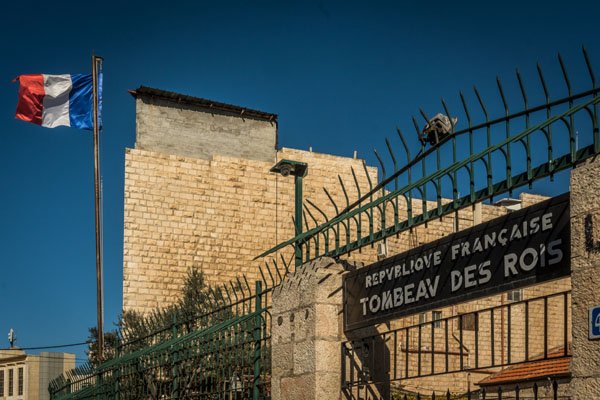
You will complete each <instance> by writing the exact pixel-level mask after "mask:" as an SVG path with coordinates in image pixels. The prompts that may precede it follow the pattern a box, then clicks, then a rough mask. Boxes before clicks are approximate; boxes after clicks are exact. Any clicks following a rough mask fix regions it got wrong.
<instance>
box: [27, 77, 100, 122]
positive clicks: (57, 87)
mask: <svg viewBox="0 0 600 400" xmlns="http://www.w3.org/2000/svg"><path fill="white" fill-rule="evenodd" d="M101 77H102V74H100V75H99V82H98V83H99V84H98V120H99V121H100V120H101V119H100V110H101V104H102V103H101V99H102V89H101V88H102V78H101ZM16 80H17V81H19V102H18V104H17V113H16V117H17V118H18V119H21V120H23V121H27V122H31V123H34V124H37V125H41V126H44V127H46V128H55V127H57V126H70V127H73V128H78V129H87V130H92V129H93V128H94V123H93V119H94V118H93V117H94V103H93V82H92V75H91V74H68V75H46V74H33V75H20V76H18V77H17V78H16Z"/></svg>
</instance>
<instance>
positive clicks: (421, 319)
mask: <svg viewBox="0 0 600 400" xmlns="http://www.w3.org/2000/svg"><path fill="white" fill-rule="evenodd" d="M425 322H427V314H426V313H424V312H422V313H421V314H419V324H424V323H425Z"/></svg>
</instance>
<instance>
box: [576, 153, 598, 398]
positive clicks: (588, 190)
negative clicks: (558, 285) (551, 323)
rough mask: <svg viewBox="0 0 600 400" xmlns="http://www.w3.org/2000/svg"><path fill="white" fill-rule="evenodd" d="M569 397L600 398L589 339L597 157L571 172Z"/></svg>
mask: <svg viewBox="0 0 600 400" xmlns="http://www.w3.org/2000/svg"><path fill="white" fill-rule="evenodd" d="M571 270H572V272H571V279H572V287H573V288H572V329H573V346H572V347H573V359H572V362H571V374H572V381H571V387H572V399H573V400H583V399H598V398H600V340H592V339H590V338H589V327H590V317H589V310H590V308H591V307H594V306H600V159H592V160H591V161H590V162H588V163H585V164H583V165H581V166H579V167H577V168H576V169H574V170H573V171H572V173H571Z"/></svg>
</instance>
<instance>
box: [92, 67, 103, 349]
mask: <svg viewBox="0 0 600 400" xmlns="http://www.w3.org/2000/svg"><path fill="white" fill-rule="evenodd" d="M98 65H102V58H101V57H98V56H96V55H93V56H92V83H93V85H92V86H93V97H94V193H95V205H96V304H97V314H98V315H97V317H98V361H102V360H103V359H104V300H103V287H102V238H101V232H102V226H101V224H102V220H101V218H100V150H99V126H98Z"/></svg>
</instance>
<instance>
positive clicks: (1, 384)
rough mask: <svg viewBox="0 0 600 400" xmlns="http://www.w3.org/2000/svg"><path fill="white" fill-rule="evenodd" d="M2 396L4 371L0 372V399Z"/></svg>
mask: <svg viewBox="0 0 600 400" xmlns="http://www.w3.org/2000/svg"><path fill="white" fill-rule="evenodd" d="M2 396H4V370H0V397H2Z"/></svg>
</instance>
